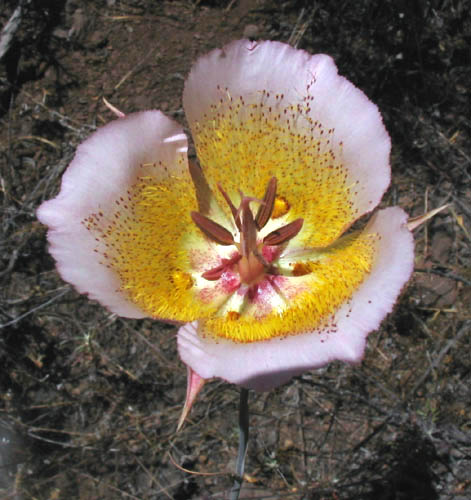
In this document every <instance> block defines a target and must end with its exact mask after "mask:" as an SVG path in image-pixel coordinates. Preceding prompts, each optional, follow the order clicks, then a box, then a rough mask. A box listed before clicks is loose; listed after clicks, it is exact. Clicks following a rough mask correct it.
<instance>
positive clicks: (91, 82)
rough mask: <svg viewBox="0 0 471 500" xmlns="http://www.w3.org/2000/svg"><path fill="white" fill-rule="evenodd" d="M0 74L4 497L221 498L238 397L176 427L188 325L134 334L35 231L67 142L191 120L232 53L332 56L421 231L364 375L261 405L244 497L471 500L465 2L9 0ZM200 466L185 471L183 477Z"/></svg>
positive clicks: (393, 190)
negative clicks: (365, 102) (428, 215)
mask: <svg viewBox="0 0 471 500" xmlns="http://www.w3.org/2000/svg"><path fill="white" fill-rule="evenodd" d="M19 3H21V4H22V5H23V8H22V14H21V22H20V24H19V27H18V29H17V30H16V32H15V33H14V36H13V38H12V41H11V44H10V47H9V50H8V51H7V52H6V53H5V54H4V55H3V57H2V58H1V60H0V120H1V129H0V174H1V178H0V187H1V191H0V193H1V194H0V197H1V198H0V205H1V237H0V246H1V251H0V280H1V285H0V329H1V330H0V497H1V498H2V499H38V500H45V499H51V500H52V499H67V500H69V499H78V500H92V499H93V500H94V499H139V500H151V499H152V500H156V499H175V500H184V499H193V500H196V499H201V500H203V499H223V498H228V497H227V491H228V489H229V488H230V485H231V484H232V477H231V474H232V471H233V470H234V460H235V456H236V451H237V440H238V435H237V408H238V398H239V393H238V388H237V387H234V386H231V385H229V384H226V383H223V382H221V381H213V382H211V383H208V384H207V385H206V386H205V388H204V390H203V392H202V394H201V396H200V398H199V400H198V402H197V404H196V407H195V408H194V410H193V412H192V414H191V416H190V419H189V421H188V423H187V425H186V426H185V427H184V429H183V430H182V431H181V432H180V433H178V434H177V433H176V431H175V427H176V422H177V420H178V417H179V413H180V410H181V408H182V402H183V400H184V397H185V386H186V371H185V367H184V366H183V364H182V363H181V362H180V360H179V358H178V356H177V353H176V342H175V333H176V329H175V327H172V326H167V325H164V324H161V323H158V322H156V321H150V320H139V321H137V320H134V321H131V320H124V319H121V318H119V317H117V316H115V315H113V314H110V313H109V312H108V311H106V310H105V309H103V308H102V307H101V306H100V305H98V304H96V303H92V302H91V301H89V300H88V299H86V298H85V297H83V296H80V295H79V294H78V293H77V292H76V291H75V290H74V289H73V288H72V287H71V286H69V285H68V284H67V283H64V282H63V281H62V280H61V279H60V278H59V276H58V274H57V272H56V271H55V267H54V262H53V259H52V258H51V257H50V255H49V254H48V252H47V245H46V238H45V236H46V229H45V227H43V226H42V225H41V224H40V223H39V222H38V221H37V220H36V218H35V210H36V208H37V207H38V206H39V204H40V203H41V202H42V201H43V200H46V199H50V198H51V197H53V196H54V195H55V194H56V193H57V191H58V189H59V184H60V178H61V175H62V173H63V172H64V170H65V168H66V167H67V165H68V163H69V162H70V160H71V158H72V157H73V154H74V150H75V148H76V146H77V145H78V144H79V143H80V142H81V141H82V140H84V139H85V138H86V137H87V136H88V135H89V134H90V133H91V132H92V131H93V130H94V129H95V128H96V127H97V126H100V125H102V124H104V123H107V122H108V121H110V120H111V119H113V115H112V114H111V113H110V112H109V111H108V109H107V108H106V107H105V105H104V104H103V97H105V98H106V99H108V100H109V101H110V102H112V103H113V104H114V105H115V106H117V107H118V108H120V109H121V110H123V111H125V112H132V111H136V110H142V109H148V108H158V109H161V110H163V111H164V112H165V113H166V114H168V115H169V116H171V117H173V118H174V119H176V120H177V121H179V122H180V123H182V124H184V125H185V118H184V114H183V110H182V104H181V96H182V89H183V84H184V79H185V76H186V75H187V74H188V72H189V70H190V67H191V64H192V62H194V61H195V59H196V58H197V57H198V56H199V55H201V54H204V53H205V52H207V51H208V50H210V49H212V48H215V47H221V46H222V45H223V44H225V43H226V42H229V41H231V40H233V39H238V38H242V37H244V36H245V37H251V38H255V39H259V38H260V39H273V40H280V41H283V42H288V43H291V44H293V45H295V46H297V47H299V48H302V49H305V50H307V51H309V52H312V53H319V52H324V53H327V54H330V55H331V56H333V57H334V58H335V60H336V62H337V64H338V67H339V71H340V73H341V74H343V75H345V76H346V77H347V78H348V79H350V80H351V81H352V82H354V83H355V84H356V85H357V86H358V87H360V88H361V89H362V90H363V91H364V92H365V93H366V94H367V95H368V96H369V97H370V98H371V99H372V100H373V101H374V102H375V103H377V104H378V106H379V107H380V109H381V112H382V114H383V117H384V120H385V123H386V127H387V129H388V130H389V132H390V134H391V137H392V142H393V152H392V184H391V187H390V189H389V190H388V192H387V193H386V195H385V197H384V199H383V202H382V204H383V205H400V206H402V207H403V208H404V209H405V210H407V211H408V212H409V213H410V214H411V216H417V215H421V214H422V213H424V211H426V210H427V209H431V208H435V207H438V206H441V205H443V204H445V203H449V207H448V208H447V209H446V210H445V211H443V212H442V213H441V214H440V215H438V216H436V217H435V218H434V219H433V220H431V221H429V222H428V223H427V224H426V225H424V226H423V227H422V228H420V229H419V230H417V231H416V232H415V237H416V268H415V272H414V275H413V278H412V280H411V282H410V283H409V285H408V287H407V288H406V289H405V291H404V292H403V294H402V296H401V298H400V300H399V302H398V304H397V306H396V308H395V310H394V312H393V313H392V314H390V315H389V316H388V318H387V319H386V320H385V321H384V322H383V324H382V326H381V328H380V330H379V331H378V332H375V333H373V334H371V336H370V338H369V346H368V349H367V353H366V356H365V360H364V362H363V363H362V364H361V365H360V366H355V367H352V366H346V365H343V364H340V363H333V364H331V365H330V366H328V367H326V368H324V369H323V370H319V371H316V372H312V373H306V374H304V375H302V376H300V377H297V378H295V379H294V380H293V381H291V382H290V383H288V384H286V385H285V386H283V387H280V388H279V389H278V390H275V391H272V392H269V393H263V394H255V393H252V394H251V395H250V407H251V421H250V423H251V429H252V436H251V441H250V444H249V451H248V456H247V465H246V473H247V474H246V478H245V479H246V482H245V485H244V488H243V491H242V493H241V498H257V499H267V500H268V499H285V498H286V499H291V498H292V499H305V500H308V499H309V500H321V499H322V500H353V499H355V500H359V499H360V500H362V499H364V500H448V499H456V500H465V499H468V500H469V499H470V498H471V358H470V352H471V335H470V329H471V328H470V327H471V310H470V303H471V265H470V263H471V251H470V242H471V168H470V163H471V152H470V115H469V109H470V90H469V88H470V86H469V82H470V81H471V74H470V73H471V70H470V67H471V66H470V58H469V55H470V43H471V21H470V13H469V9H468V7H469V5H467V2H465V0H423V1H419V0H411V1H406V0H401V1H396V0H384V1H373V0H358V1H357V2H348V1H345V0H344V1H340V0H339V1H328V0H319V1H308V0H304V1H303V0H297V1H296V0H288V1H284V2H276V1H271V0H253V1H250V0H220V1H218V0H214V1H209V0H208V1H204V0H175V1H157V0H155V1H153V0H107V1H105V0H98V1H92V0H67V1H65V0H32V1H22V2H19V1H18V0H3V5H4V8H2V9H1V12H0V25H1V26H5V25H6V23H7V21H8V19H10V17H11V15H12V14H13V12H14V10H15V8H16V7H17V5H18V4H19ZM184 469H188V470H184Z"/></svg>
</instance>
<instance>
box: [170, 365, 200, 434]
mask: <svg viewBox="0 0 471 500" xmlns="http://www.w3.org/2000/svg"><path fill="white" fill-rule="evenodd" d="M186 373H187V379H186V380H187V382H186V399H185V405H184V406H183V410H182V414H181V415H180V418H179V420H178V425H177V432H179V431H180V429H181V428H182V427H183V424H184V423H185V420H186V417H187V416H188V414H189V413H190V410H191V407H192V406H193V403H194V402H195V400H196V397H197V396H198V394H199V392H200V391H201V389H202V388H203V385H204V384H205V382H206V379H205V378H203V377H200V376H199V375H198V374H197V373H196V372H195V371H193V370H192V369H191V368H190V367H189V366H187V367H186Z"/></svg>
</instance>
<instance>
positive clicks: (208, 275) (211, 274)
mask: <svg viewBox="0 0 471 500" xmlns="http://www.w3.org/2000/svg"><path fill="white" fill-rule="evenodd" d="M241 258H242V255H239V254H237V255H236V256H235V257H232V258H231V259H222V264H220V265H219V266H217V267H213V269H209V270H208V271H205V272H204V273H203V274H202V275H201V276H202V277H203V278H204V279H205V280H208V281H217V280H218V279H219V278H220V277H221V276H222V273H223V272H224V271H225V270H226V269H230V267H231V266H232V265H234V264H237V262H239V260H240V259H241Z"/></svg>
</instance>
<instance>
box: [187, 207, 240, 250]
mask: <svg viewBox="0 0 471 500" xmlns="http://www.w3.org/2000/svg"><path fill="white" fill-rule="evenodd" d="M190 215H191V218H192V219H193V222H194V223H195V224H196V225H197V226H198V227H199V229H200V230H201V231H202V232H203V233H204V234H205V235H206V236H207V237H208V238H209V239H211V240H213V241H215V242H216V243H219V245H233V244H234V238H233V236H232V234H231V233H230V232H229V231H228V230H227V229H226V228H225V227H223V226H221V225H220V224H218V223H217V222H214V221H212V220H211V219H208V217H205V216H204V215H202V214H200V213H199V212H191V214H190Z"/></svg>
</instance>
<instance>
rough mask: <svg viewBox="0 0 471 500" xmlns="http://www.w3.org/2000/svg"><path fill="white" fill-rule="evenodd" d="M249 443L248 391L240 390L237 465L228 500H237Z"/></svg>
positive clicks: (242, 480)
mask: <svg viewBox="0 0 471 500" xmlns="http://www.w3.org/2000/svg"><path fill="white" fill-rule="evenodd" d="M248 442H249V390H248V389H244V388H242V389H241V390H240V402H239V451H238V453H237V464H236V472H235V479H234V484H233V485H232V489H231V496H230V500H238V498H239V494H240V488H241V487H242V483H243V482H244V468H245V455H246V452H247V444H248Z"/></svg>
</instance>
